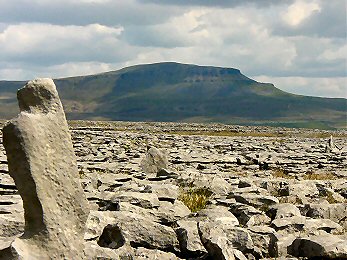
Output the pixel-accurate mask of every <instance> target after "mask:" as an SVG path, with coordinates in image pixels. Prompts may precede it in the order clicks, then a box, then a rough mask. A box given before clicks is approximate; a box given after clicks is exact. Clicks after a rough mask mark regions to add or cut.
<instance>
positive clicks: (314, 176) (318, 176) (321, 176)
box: [304, 172, 337, 180]
mask: <svg viewBox="0 0 347 260" xmlns="http://www.w3.org/2000/svg"><path fill="white" fill-rule="evenodd" d="M335 179H337V177H336V176H335V175H334V174H332V173H331V172H327V173H315V172H307V173H306V174H305V175H304V180H335Z"/></svg>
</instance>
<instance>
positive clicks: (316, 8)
mask: <svg viewBox="0 0 347 260" xmlns="http://www.w3.org/2000/svg"><path fill="white" fill-rule="evenodd" d="M320 11H321V7H320V5H319V4H318V3H317V2H316V1H304V0H297V1H295V3H293V4H292V5H290V6H289V7H288V9H287V11H286V12H285V13H284V14H283V20H284V21H285V22H286V23H287V24H289V25H290V26H297V25H299V24H300V23H301V22H302V21H304V20H305V19H307V18H308V17H309V16H311V15H312V13H314V12H320Z"/></svg>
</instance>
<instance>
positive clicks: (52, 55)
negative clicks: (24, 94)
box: [0, 23, 131, 65]
mask: <svg viewBox="0 0 347 260" xmlns="http://www.w3.org/2000/svg"><path fill="white" fill-rule="evenodd" d="M122 30H123V28H122V27H117V28H115V27H106V26H103V25H99V24H91V25H87V26H76V25H70V26H60V25H51V24H37V23H34V24H27V23H24V24H18V25H10V26H8V27H7V28H6V29H5V30H4V31H3V32H1V33H0V45H1V46H2V51H1V53H0V59H1V60H3V61H17V62H18V61H20V62H28V63H32V64H41V65H47V64H60V63H65V62H76V61H83V62H88V61H99V62H105V61H109V62H112V61H113V60H122V59H128V58H129V57H131V53H129V52H127V49H126V47H127V46H126V45H124V44H123V43H122V42H121V41H120V40H119V39H118V37H119V36H120V34H121V32H122Z"/></svg>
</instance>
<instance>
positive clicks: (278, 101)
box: [0, 62, 347, 128]
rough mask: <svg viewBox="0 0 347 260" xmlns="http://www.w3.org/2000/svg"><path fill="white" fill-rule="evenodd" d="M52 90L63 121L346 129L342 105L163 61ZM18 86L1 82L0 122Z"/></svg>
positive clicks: (68, 81)
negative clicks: (64, 116)
mask: <svg viewBox="0 0 347 260" xmlns="http://www.w3.org/2000/svg"><path fill="white" fill-rule="evenodd" d="M55 83H56V85H57V88H58V91H59V94H60V97H61V99H62V102H63V105H64V107H65V111H66V114H67V117H68V118H69V119H104V120H128V121H185V122H222V123H238V124H259V125H276V126H292V127H296V126H298V127H311V128H336V127H338V128H341V127H346V116H347V100H346V99H343V98H340V99H337V98H318V97H306V96H299V95H293V94H289V93H286V92H283V91H281V90H279V89H277V88H275V87H274V86H273V85H272V84H267V83H259V82H256V81H254V80H252V79H250V78H247V77H246V76H244V75H242V74H241V73H240V71H239V70H237V69H231V68H219V67H207V66H196V65H186V64H179V63H173V62H167V63H157V64H149V65H138V66H133V67H129V68H124V69H121V70H118V71H112V72H107V73H102V74H97V75H90V76H81V77H71V78H64V79H56V80H55ZM24 84H25V82H10V81H0V118H5V119H7V118H11V117H13V116H15V115H16V114H17V113H18V109H17V104H16V103H17V102H16V99H15V93H16V90H17V89H18V88H20V87H22V86H23V85H24ZM293 84H295V82H293Z"/></svg>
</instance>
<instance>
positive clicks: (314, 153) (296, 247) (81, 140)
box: [0, 121, 347, 259]
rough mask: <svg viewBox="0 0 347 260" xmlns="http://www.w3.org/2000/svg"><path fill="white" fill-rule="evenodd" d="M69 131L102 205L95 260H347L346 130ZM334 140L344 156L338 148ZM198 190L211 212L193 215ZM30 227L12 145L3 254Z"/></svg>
mask: <svg viewBox="0 0 347 260" xmlns="http://www.w3.org/2000/svg"><path fill="white" fill-rule="evenodd" d="M70 130H71V134H72V141H73V147H74V151H75V154H76V156H77V166H78V171H79V177H80V183H81V185H82V187H83V190H84V194H85V196H86V197H87V199H88V201H89V206H90V208H91V209H92V210H91V212H90V214H89V217H88V220H87V223H86V226H87V228H86V232H85V234H84V240H85V254H86V259H262V258H267V259H269V258H273V259H275V258H277V259H278V258H280V257H284V258H290V259H296V258H297V259H302V258H305V257H306V258H308V257H317V259H320V258H324V259H334V258H335V259H337V258H340V259H341V258H342V259H343V258H347V233H346V229H347V215H346V209H347V202H346V199H347V170H346V169H347V146H346V144H347V132H346V131H342V130H341V131H320V130H304V129H285V128H269V127H244V126H225V125H220V124H210V125H203V124H183V123H182V124H181V123H129V122H87V121H85V122H71V124H70ZM331 135H332V136H333V143H334V144H336V146H337V147H339V149H336V147H335V148H334V147H331V144H330V146H329V147H328V148H329V149H327V145H329V140H330V136H331ZM1 140H2V138H1ZM330 143H332V142H330ZM199 189H200V191H201V190H208V191H209V192H208V194H210V196H207V198H206V206H205V208H204V209H201V210H200V209H198V210H196V209H194V210H192V209H189V208H188V207H187V206H186V205H185V204H184V203H183V202H182V200H184V199H182V198H183V196H182V194H186V195H187V194H188V195H189V194H193V193H189V192H190V191H192V190H199ZM191 196H193V195H191ZM23 230H24V218H23V203H22V201H21V199H20V197H19V195H18V192H17V189H16V186H15V184H14V181H13V180H12V178H11V177H10V176H9V174H8V168H7V159H6V155H5V152H4V148H3V147H2V145H1V146H0V249H1V248H6V247H8V245H9V244H10V243H11V241H13V240H14V239H15V238H16V237H18V236H20V235H21V234H22V233H23ZM127 257H128V258H127Z"/></svg>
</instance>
